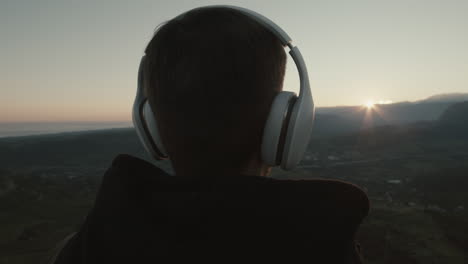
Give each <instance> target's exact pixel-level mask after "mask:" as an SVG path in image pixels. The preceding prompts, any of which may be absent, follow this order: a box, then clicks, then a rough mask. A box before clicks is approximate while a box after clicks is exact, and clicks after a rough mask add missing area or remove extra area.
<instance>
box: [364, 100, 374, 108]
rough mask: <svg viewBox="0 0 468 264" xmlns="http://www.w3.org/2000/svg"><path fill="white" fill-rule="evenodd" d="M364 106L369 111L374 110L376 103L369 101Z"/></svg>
mask: <svg viewBox="0 0 468 264" xmlns="http://www.w3.org/2000/svg"><path fill="white" fill-rule="evenodd" d="M364 106H365V107H367V109H372V108H374V102H372V101H368V102H367V103H365V104H364Z"/></svg>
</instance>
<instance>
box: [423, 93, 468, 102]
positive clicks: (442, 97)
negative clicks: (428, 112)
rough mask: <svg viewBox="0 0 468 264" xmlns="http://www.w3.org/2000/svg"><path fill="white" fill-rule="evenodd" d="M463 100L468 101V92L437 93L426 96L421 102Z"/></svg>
mask: <svg viewBox="0 0 468 264" xmlns="http://www.w3.org/2000/svg"><path fill="white" fill-rule="evenodd" d="M463 101H468V93H447V94H437V95H433V96H431V97H428V98H426V99H424V100H421V101H419V102H424V103H434V102H439V103H457V102H463Z"/></svg>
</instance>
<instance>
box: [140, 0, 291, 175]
mask: <svg viewBox="0 0 468 264" xmlns="http://www.w3.org/2000/svg"><path fill="white" fill-rule="evenodd" d="M145 52H146V57H147V60H148V62H147V63H148V74H149V77H148V81H149V85H148V86H147V90H146V91H145V93H146V94H147V96H148V100H149V104H150V106H151V108H152V109H153V111H154V114H155V117H156V119H157V120H158V127H159V132H160V136H161V140H162V142H164V146H165V148H166V150H167V152H168V153H169V156H170V159H171V162H172V164H173V167H174V170H175V172H176V174H177V175H198V174H200V175H202V174H203V175H206V174H210V173H212V174H223V173H224V174H226V173H228V174H229V173H231V174H238V173H246V174H267V172H268V171H269V167H268V166H267V165H266V164H264V163H263V162H262V161H261V158H260V152H261V151H260V148H261V142H262V134H263V129H264V126H265V122H266V119H267V117H268V113H269V110H270V106H271V104H272V102H273V99H274V97H275V95H277V94H278V92H280V91H281V90H282V86H283V80H284V74H285V68H286V53H285V51H284V47H283V45H282V43H281V42H280V40H278V39H277V37H276V36H275V35H274V34H273V33H271V32H270V31H269V30H267V29H266V28H264V26H262V25H261V24H259V23H258V22H257V21H255V20H253V19H252V18H250V17H248V16H246V15H245V14H242V13H241V12H239V11H237V10H233V9H229V8H222V7H212V8H203V9H195V10H192V11H190V12H188V13H186V14H185V15H184V16H183V17H179V18H176V19H172V20H170V21H168V22H166V23H165V24H163V25H161V26H160V27H159V28H158V30H157V32H156V34H155V35H154V37H153V38H152V40H151V41H150V43H149V44H148V46H147V48H146V50H145Z"/></svg>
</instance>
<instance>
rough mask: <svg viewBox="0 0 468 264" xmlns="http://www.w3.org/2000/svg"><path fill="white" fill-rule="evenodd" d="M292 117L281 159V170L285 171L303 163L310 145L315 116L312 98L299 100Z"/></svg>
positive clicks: (294, 106)
mask: <svg viewBox="0 0 468 264" xmlns="http://www.w3.org/2000/svg"><path fill="white" fill-rule="evenodd" d="M290 115H291V118H290V119H289V120H288V122H289V124H287V133H286V138H285V141H284V151H283V153H282V155H283V157H282V159H281V168H282V169H284V170H290V169H293V168H294V167H295V166H296V165H297V164H298V163H299V162H300V161H301V159H302V156H303V155H304V152H305V151H306V149H307V147H308V145H309V140H310V136H311V134H312V127H313V124H314V116H315V108H314V104H313V101H312V96H303V97H300V98H298V99H297V101H296V102H295V103H294V105H293V107H292V109H291V113H290Z"/></svg>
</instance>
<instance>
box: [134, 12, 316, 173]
mask: <svg viewBox="0 0 468 264" xmlns="http://www.w3.org/2000/svg"><path fill="white" fill-rule="evenodd" d="M206 7H208V8H211V7H222V8H230V9H234V10H237V11H240V12H242V13H243V14H245V15H247V16H249V17H251V18H252V19H254V20H256V21H257V22H259V23H260V24H262V25H263V26H265V27H266V28H267V29H269V30H270V31H271V32H272V33H273V34H275V35H276V36H277V37H278V39H279V40H280V41H281V43H282V44H283V46H288V47H289V49H290V51H289V54H290V55H291V57H292V58H293V60H294V62H295V64H296V67H297V69H298V72H299V80H300V90H299V96H297V95H296V94H295V93H294V92H286V91H283V92H280V93H279V94H278V95H277V96H276V97H275V98H274V101H273V104H272V106H271V109H270V113H269V115H268V119H267V121H266V124H265V128H264V131H263V139H262V146H261V158H262V160H263V162H265V163H266V164H268V165H270V166H278V165H279V166H281V168H282V169H284V170H290V169H293V168H294V167H295V166H296V165H297V163H299V161H300V160H301V159H302V156H303V154H304V152H305V150H306V148H307V145H308V143H309V139H310V135H311V132H312V125H313V122H314V113H315V108H314V102H313V99H312V93H311V90H310V84H309V76H308V74H307V67H306V65H305V62H304V59H303V58H302V55H301V53H300V51H299V49H298V48H297V47H295V46H293V44H292V40H291V38H290V37H289V36H288V34H286V32H284V31H283V30H282V29H281V28H280V27H279V26H278V25H276V24H275V23H274V22H273V21H271V20H270V19H268V18H266V17H264V16H262V15H260V14H258V13H256V12H254V11H251V10H248V9H246V8H242V7H236V6H226V5H216V6H206ZM206 7H199V8H206ZM199 8H196V9H199ZM194 10H195V9H194ZM183 15H185V13H183V14H181V15H179V16H177V17H176V18H175V19H178V18H180V17H182V16H183ZM145 61H146V59H145V56H143V58H142V59H141V62H140V68H139V70H138V90H137V94H136V98H135V102H134V104H133V114H132V117H133V124H134V127H135V129H136V131H137V134H138V137H139V138H140V141H141V142H142V143H143V146H144V147H145V149H146V150H147V151H148V152H149V153H150V154H151V155H152V156H153V157H154V158H156V159H157V160H161V159H167V158H169V156H168V155H167V151H166V149H165V148H164V145H163V144H162V142H161V139H160V136H159V130H158V125H157V122H156V119H155V117H154V114H153V111H152V110H151V107H150V105H149V102H148V99H147V98H146V96H145V94H144V90H145V86H146V85H147V80H146V79H145V76H144V75H145V73H146V72H147V69H146V68H147V63H146V62H145Z"/></svg>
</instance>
